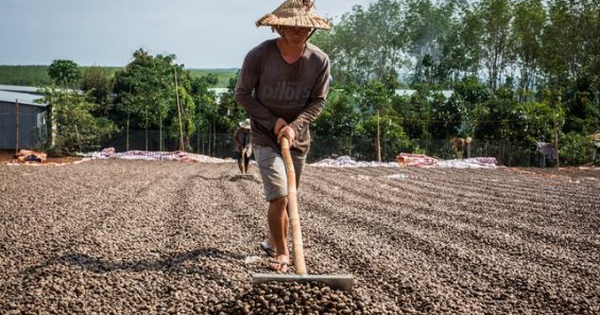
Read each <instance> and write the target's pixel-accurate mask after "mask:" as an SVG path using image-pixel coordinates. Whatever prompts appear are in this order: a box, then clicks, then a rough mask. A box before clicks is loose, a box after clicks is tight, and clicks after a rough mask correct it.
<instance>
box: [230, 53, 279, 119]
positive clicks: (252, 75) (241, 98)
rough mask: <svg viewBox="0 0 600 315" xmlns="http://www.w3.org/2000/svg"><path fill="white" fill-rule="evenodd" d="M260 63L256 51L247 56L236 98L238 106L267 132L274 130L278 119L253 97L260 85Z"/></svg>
mask: <svg viewBox="0 0 600 315" xmlns="http://www.w3.org/2000/svg"><path fill="white" fill-rule="evenodd" d="M258 62H259V61H258V58H257V57H256V51H251V52H250V53H248V55H246V58H245V59H244V64H243V65H242V69H241V70H240V75H239V77H238V81H237V85H236V87H235V92H234V96H235V100H236V101H237V102H238V104H240V105H241V106H242V107H243V108H244V110H245V111H246V112H247V113H248V115H250V117H252V119H253V120H255V121H256V122H258V123H259V124H260V125H262V126H263V127H265V128H266V129H267V130H272V129H273V127H274V126H275V122H276V121H277V117H275V116H274V115H273V114H272V113H271V111H269V110H268V109H267V108H266V107H265V106H264V105H263V104H262V103H260V102H259V101H257V100H256V98H254V96H252V92H253V91H254V88H255V87H256V84H257V83H258V76H259V69H258Z"/></svg>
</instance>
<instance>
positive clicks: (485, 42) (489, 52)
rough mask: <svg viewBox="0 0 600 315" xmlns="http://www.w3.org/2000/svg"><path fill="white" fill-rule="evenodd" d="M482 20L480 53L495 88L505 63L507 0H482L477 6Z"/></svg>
mask: <svg viewBox="0 0 600 315" xmlns="http://www.w3.org/2000/svg"><path fill="white" fill-rule="evenodd" d="M478 15H479V18H480V19H481V21H482V26H483V32H482V38H481V53H482V61H483V66H484V67H485V69H487V72H488V82H489V86H490V87H491V88H492V90H496V88H497V86H498V80H499V78H500V75H501V73H502V72H503V71H504V69H505V67H506V65H507V61H508V60H507V59H508V58H507V57H508V56H507V54H508V47H509V37H510V22H511V18H512V8H511V4H510V2H509V1H508V0H483V1H482V2H481V3H480V4H479V7H478Z"/></svg>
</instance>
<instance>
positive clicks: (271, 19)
mask: <svg viewBox="0 0 600 315" xmlns="http://www.w3.org/2000/svg"><path fill="white" fill-rule="evenodd" d="M256 26H300V27H310V28H320V29H325V30H328V29H331V26H330V25H329V22H327V21H326V20H325V19H323V18H321V17H320V16H318V15H317V13H316V12H315V10H314V1H310V0H287V1H286V2H284V3H283V4H282V5H280V6H279V7H278V8H277V9H275V11H273V12H271V13H269V14H267V15H265V16H263V17H262V18H260V19H259V20H258V21H256Z"/></svg>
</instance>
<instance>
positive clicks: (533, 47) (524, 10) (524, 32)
mask: <svg viewBox="0 0 600 315" xmlns="http://www.w3.org/2000/svg"><path fill="white" fill-rule="evenodd" d="M514 13H515V17H514V20H513V22H512V29H513V30H512V39H511V42H512V53H513V56H514V58H515V60H514V61H513V63H516V64H517V65H518V67H519V71H520V81H519V89H520V90H519V99H520V101H523V100H526V99H527V97H528V96H529V94H530V93H529V91H530V90H531V89H532V88H533V87H534V85H533V84H534V79H535V76H536V73H537V71H538V63H539V59H540V55H541V49H542V32H543V29H544V22H545V20H546V13H545V11H544V7H543V4H542V1H541V0H526V1H522V2H518V3H516V4H515V11H514Z"/></svg>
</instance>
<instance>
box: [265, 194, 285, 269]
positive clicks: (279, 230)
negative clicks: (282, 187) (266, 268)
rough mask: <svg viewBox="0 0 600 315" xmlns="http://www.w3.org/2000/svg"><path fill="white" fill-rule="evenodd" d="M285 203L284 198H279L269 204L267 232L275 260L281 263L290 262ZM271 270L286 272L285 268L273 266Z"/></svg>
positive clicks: (283, 266)
mask: <svg viewBox="0 0 600 315" xmlns="http://www.w3.org/2000/svg"><path fill="white" fill-rule="evenodd" d="M287 203H288V199H287V196H286V197H280V198H278V199H275V200H272V201H270V202H269V214H268V221H269V231H270V234H271V245H272V246H273V247H274V248H275V252H276V255H275V257H274V258H275V260H276V261H277V262H281V263H284V262H285V263H287V262H289V261H290V251H289V248H288V241H287V236H288V214H287ZM272 267H273V269H275V270H276V271H279V272H286V271H287V266H285V265H279V264H274V265H273V266H272Z"/></svg>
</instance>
